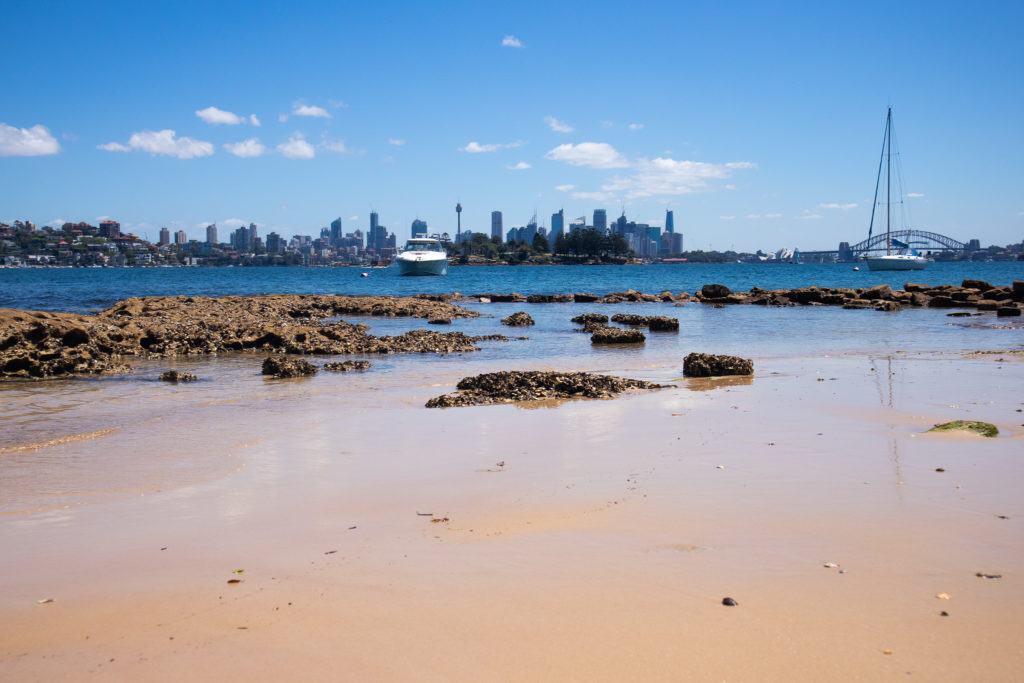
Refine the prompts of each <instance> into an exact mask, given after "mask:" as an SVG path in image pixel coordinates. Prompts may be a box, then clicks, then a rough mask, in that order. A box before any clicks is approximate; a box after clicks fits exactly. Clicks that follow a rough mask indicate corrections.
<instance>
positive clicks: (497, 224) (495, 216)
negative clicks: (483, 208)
mask: <svg viewBox="0 0 1024 683" xmlns="http://www.w3.org/2000/svg"><path fill="white" fill-rule="evenodd" d="M504 234H505V231H504V230H503V229H502V226H501V211H491V239H498V240H500V239H501V236H502V235H504Z"/></svg>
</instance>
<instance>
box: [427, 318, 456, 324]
mask: <svg viewBox="0 0 1024 683" xmlns="http://www.w3.org/2000/svg"><path fill="white" fill-rule="evenodd" d="M427 324H428V325H451V324H452V319H451V318H431V319H430V320H428V321H427Z"/></svg>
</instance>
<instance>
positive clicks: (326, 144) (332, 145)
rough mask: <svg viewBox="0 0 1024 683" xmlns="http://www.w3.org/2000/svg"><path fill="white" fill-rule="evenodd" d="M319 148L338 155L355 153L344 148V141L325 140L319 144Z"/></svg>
mask: <svg viewBox="0 0 1024 683" xmlns="http://www.w3.org/2000/svg"><path fill="white" fill-rule="evenodd" d="M320 146H321V147H323V148H324V149H326V150H327V151H329V152H338V153H340V154H354V153H355V152H354V150H352V149H350V148H348V147H347V146H345V141H344V140H327V139H326V138H325V139H324V141H323V142H321V143H320Z"/></svg>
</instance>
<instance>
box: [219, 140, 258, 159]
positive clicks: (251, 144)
mask: <svg viewBox="0 0 1024 683" xmlns="http://www.w3.org/2000/svg"><path fill="white" fill-rule="evenodd" d="M224 149H226V150H227V151H228V152H230V153H232V154H234V155H235V156H236V157H242V158H248V157H258V156H262V155H263V153H264V152H266V151H267V148H266V147H265V146H264V145H263V143H262V142H260V141H259V138H249V139H248V140H243V141H242V142H229V143H226V144H225V145H224Z"/></svg>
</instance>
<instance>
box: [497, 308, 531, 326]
mask: <svg viewBox="0 0 1024 683" xmlns="http://www.w3.org/2000/svg"><path fill="white" fill-rule="evenodd" d="M501 324H502V325H509V326H511V327H527V326H529V325H533V324H534V322H533V318H531V317H530V314H529V313H527V312H526V311H518V312H516V313H513V314H512V315H510V316H508V317H507V318H502V319H501Z"/></svg>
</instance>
